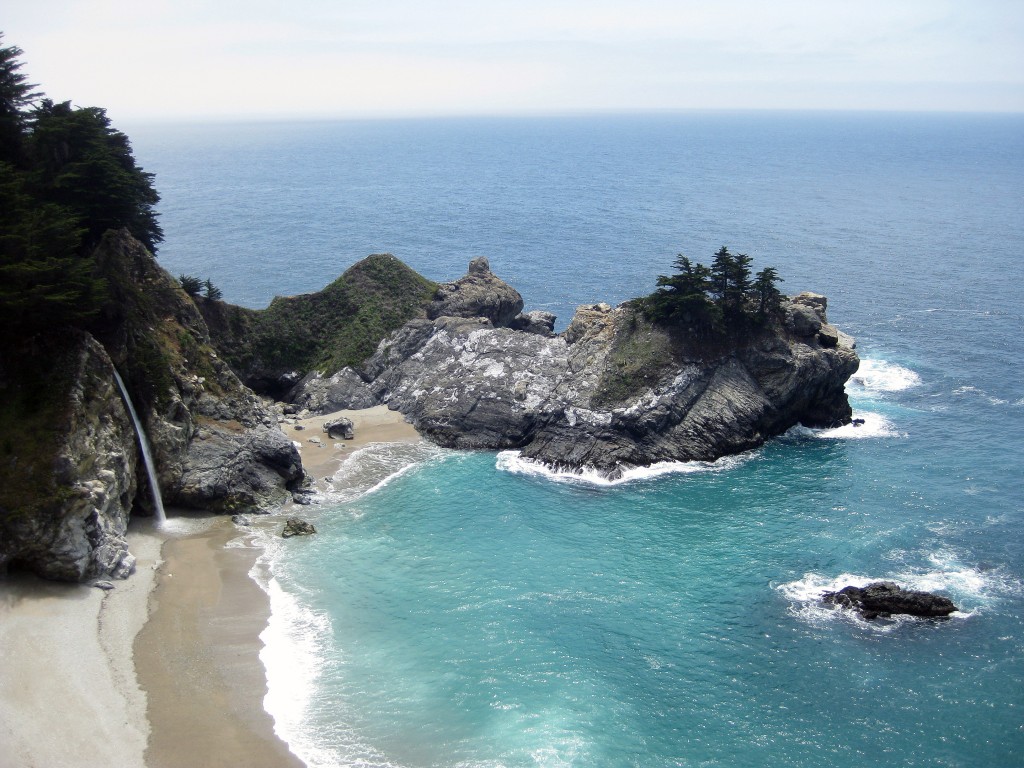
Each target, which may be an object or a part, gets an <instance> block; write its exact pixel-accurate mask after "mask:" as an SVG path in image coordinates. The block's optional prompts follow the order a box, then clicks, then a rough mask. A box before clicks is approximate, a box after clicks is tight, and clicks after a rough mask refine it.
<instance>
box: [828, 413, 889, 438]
mask: <svg viewBox="0 0 1024 768" xmlns="http://www.w3.org/2000/svg"><path fill="white" fill-rule="evenodd" d="M853 418H854V419H855V420H863V423H850V424H844V425H843V426H841V427H831V428H829V429H812V430H810V431H811V432H812V433H813V435H814V436H815V437H820V438H826V439H833V440H860V439H863V438H866V437H901V436H902V435H901V434H900V433H899V432H898V431H897V430H896V426H895V425H894V424H893V423H892V422H891V421H889V420H888V419H887V418H885V416H882V415H881V414H878V413H871V412H870V411H854V414H853Z"/></svg>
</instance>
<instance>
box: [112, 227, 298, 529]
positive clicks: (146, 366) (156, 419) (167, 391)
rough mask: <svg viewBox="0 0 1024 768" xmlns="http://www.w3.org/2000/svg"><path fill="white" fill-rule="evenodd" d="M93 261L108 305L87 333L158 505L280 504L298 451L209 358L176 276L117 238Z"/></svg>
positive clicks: (205, 336)
mask: <svg viewBox="0 0 1024 768" xmlns="http://www.w3.org/2000/svg"><path fill="white" fill-rule="evenodd" d="M97 262H98V264H99V266H100V269H101V271H102V272H103V273H104V274H105V275H107V276H108V279H109V280H110V282H111V284H112V286H113V287H112V290H113V292H114V294H115V297H116V300H115V302H114V307H116V309H115V313H114V316H113V317H109V316H108V317H107V318H105V322H104V323H102V324H100V326H99V327H98V328H97V330H96V334H97V336H98V338H99V339H100V340H101V342H103V344H104V346H105V347H106V348H107V349H108V351H109V352H110V354H111V357H112V359H113V360H114V363H115V364H116V365H117V366H118V368H119V369H120V370H122V371H124V372H125V373H126V375H125V376H124V378H125V382H126V383H127V385H128V388H129V390H130V391H131V394H132V398H133V400H135V404H136V409H137V410H138V411H139V414H140V417H141V418H142V420H143V422H144V424H145V427H146V431H147V433H148V434H149V439H150V443H151V444H152V446H153V454H154V459H155V463H156V467H157V474H158V475H159V478H160V487H161V490H162V491H163V494H164V500H165V503H167V504H172V505H179V506H184V507H192V508H196V509H210V510H214V511H223V512H231V511H236V510H239V509H244V508H250V507H257V508H263V509H270V508H273V507H274V506H276V505H279V504H281V503H283V502H284V501H285V500H286V499H287V498H288V497H289V494H288V490H287V487H288V486H289V485H294V484H296V483H298V482H300V481H301V480H302V477H303V472H302V465H301V462H300V460H299V456H298V452H297V451H296V450H295V447H294V446H293V445H292V443H291V441H289V440H288V439H287V438H286V437H285V436H284V435H283V434H282V433H281V430H280V428H279V427H278V425H277V416H276V414H275V413H273V412H272V411H271V409H269V408H268V407H266V406H265V405H264V404H263V402H262V401H261V400H260V399H259V398H258V397H256V396H255V395H254V394H253V393H252V391H251V390H249V389H248V388H247V387H245V386H244V385H243V384H242V383H241V382H240V381H239V379H238V377H237V376H236V375H235V374H234V373H233V372H232V370H231V369H230V368H229V367H228V365H227V364H226V363H224V362H223V361H222V360H221V359H220V358H219V357H218V355H217V353H216V352H215V351H214V349H213V347H212V346H211V344H210V336H209V331H208V330H207V327H206V324H205V322H204V320H203V317H202V315H201V314H200V313H199V311H198V309H197V308H196V306H195V304H194V303H193V301H192V300H191V299H189V297H188V296H186V295H185V293H184V292H183V291H182V290H181V288H180V286H179V285H178V282H177V280H175V279H174V278H173V277H171V275H170V274H168V273H167V272H166V270H164V269H163V268H161V267H160V266H159V265H158V264H157V262H156V260H155V259H154V258H153V256H152V254H150V253H149V251H148V250H146V248H145V247H144V246H143V245H142V244H141V243H139V242H138V241H136V240H134V239H133V238H131V237H130V236H129V235H127V234H126V233H123V232H120V233H108V235H107V237H106V238H105V239H104V241H103V243H102V244H101V246H100V249H99V251H98V252H97ZM143 503H144V502H143Z"/></svg>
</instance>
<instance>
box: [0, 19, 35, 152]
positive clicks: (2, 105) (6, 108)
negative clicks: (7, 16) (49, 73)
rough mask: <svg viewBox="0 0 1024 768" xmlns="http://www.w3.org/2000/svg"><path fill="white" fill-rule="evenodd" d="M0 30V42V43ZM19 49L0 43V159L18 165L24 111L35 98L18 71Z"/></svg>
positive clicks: (31, 89) (22, 135) (23, 136)
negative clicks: (0, 44)
mask: <svg viewBox="0 0 1024 768" xmlns="http://www.w3.org/2000/svg"><path fill="white" fill-rule="evenodd" d="M3 37H4V36H3V33H2V32H0V43H2V42H3ZM21 54H22V50H21V49H20V48H18V47H16V46H13V45H12V46H9V47H7V48H4V47H2V46H0V162H7V163H12V164H13V165H15V166H19V165H21V164H22V163H23V162H24V159H25V157H24V152H25V146H24V145H25V133H26V119H25V110H26V109H27V108H28V107H29V106H30V105H31V104H32V102H33V101H34V100H35V99H37V98H38V97H39V95H40V94H38V93H36V92H35V91H34V90H33V88H35V86H34V85H30V84H29V83H28V82H27V81H28V78H27V77H26V76H25V75H24V74H23V73H21V72H19V71H18V70H19V69H21V62H20V61H18V58H19V57H20V56H21Z"/></svg>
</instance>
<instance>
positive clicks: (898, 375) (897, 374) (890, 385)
mask: <svg viewBox="0 0 1024 768" xmlns="http://www.w3.org/2000/svg"><path fill="white" fill-rule="evenodd" d="M920 383H921V377H920V376H918V375H917V374H916V373H914V371H912V370H910V369H909V368H904V367H903V366H902V365H897V364H896V363H890V362H887V361H886V360H875V359H872V358H867V359H864V360H861V361H860V367H859V368H858V369H857V372H856V373H855V374H853V376H851V377H850V381H849V383H848V384H847V386H851V385H852V387H853V388H854V389H861V390H863V391H865V392H869V393H881V392H902V391H903V390H905V389H910V388H911V387H916V386H917V385H919V384H920Z"/></svg>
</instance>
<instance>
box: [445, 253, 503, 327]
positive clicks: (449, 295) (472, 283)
mask: <svg viewBox="0 0 1024 768" xmlns="http://www.w3.org/2000/svg"><path fill="white" fill-rule="evenodd" d="M522 311H523V297H522V296H520V295H519V291H517V290H516V289H515V288H513V287H512V286H511V285H509V284H508V283H506V282H505V281H504V280H502V279H501V278H499V277H497V276H496V275H494V273H492V272H491V265H490V263H489V262H488V261H487V259H486V258H484V257H483V256H480V257H479V258H476V259H473V260H472V261H471V262H469V271H468V272H467V274H466V276H465V277H461V278H459V279H458V280H456V281H455V282H452V283H444V284H442V285H440V286H438V288H437V293H436V294H435V295H434V300H433V301H432V302H431V303H430V306H429V307H427V318H428V319H430V320H436V319H437V318H439V317H484V318H487V319H488V320H489V321H490V322H491V324H492V325H494V326H496V327H499V328H501V327H506V326H509V325H511V324H512V322H513V320H515V318H516V316H517V315H518V314H519V313H520V312H522Z"/></svg>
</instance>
